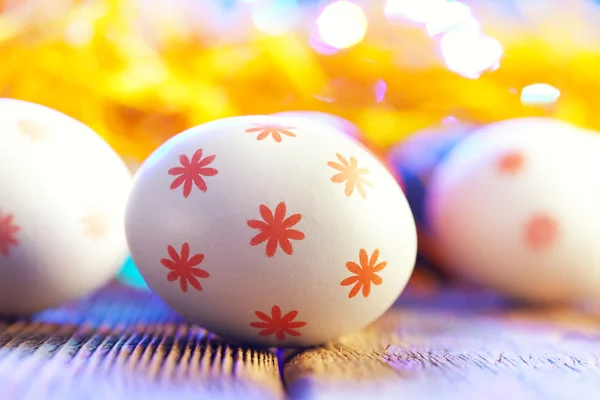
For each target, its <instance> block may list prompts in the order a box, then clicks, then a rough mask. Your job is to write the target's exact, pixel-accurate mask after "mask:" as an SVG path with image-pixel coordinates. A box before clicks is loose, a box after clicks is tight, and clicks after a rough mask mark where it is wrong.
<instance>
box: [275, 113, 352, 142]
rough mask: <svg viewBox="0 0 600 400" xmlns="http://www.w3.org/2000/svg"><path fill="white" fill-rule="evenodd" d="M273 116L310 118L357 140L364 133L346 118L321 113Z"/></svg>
mask: <svg viewBox="0 0 600 400" xmlns="http://www.w3.org/2000/svg"><path fill="white" fill-rule="evenodd" d="M273 115H280V116H285V117H291V118H295V117H297V118H302V119H305V118H309V119H312V120H313V121H319V122H322V123H324V124H327V125H331V126H332V127H334V128H337V129H338V130H339V131H341V132H343V133H345V134H346V135H348V136H350V137H352V138H355V139H361V138H362V133H361V132H360V129H359V128H358V126H356V125H355V124H353V123H352V122H350V121H348V120H347V119H345V118H342V117H340V116H338V115H334V114H329V113H325V112H321V111H284V112H280V113H277V114H273Z"/></svg>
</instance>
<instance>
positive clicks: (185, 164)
mask: <svg viewBox="0 0 600 400" xmlns="http://www.w3.org/2000/svg"><path fill="white" fill-rule="evenodd" d="M215 158H216V156H215V155H212V156H208V157H206V158H204V159H202V149H199V150H196V152H195V153H194V155H193V156H192V160H191V161H190V159H189V158H188V156H186V155H185V154H182V155H180V156H179V162H180V163H181V167H173V168H171V169H169V175H179V176H178V177H177V178H175V180H174V181H173V182H172V183H171V186H170V189H171V190H175V189H177V188H178V187H179V186H181V185H183V197H185V198H187V197H188V196H189V195H190V194H191V193H192V185H196V187H197V188H198V189H200V191H202V192H206V190H207V187H206V182H204V178H203V176H215V175H217V174H218V173H219V171H218V170H216V169H215V168H208V167H207V166H208V165H209V164H210V163H212V162H213V161H214V160H215Z"/></svg>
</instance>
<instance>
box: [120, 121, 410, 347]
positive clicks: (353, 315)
mask: <svg viewBox="0 0 600 400" xmlns="http://www.w3.org/2000/svg"><path fill="white" fill-rule="evenodd" d="M126 232H127V238H128V242H129V246H130V251H131V255H132V258H133V260H134V262H135V264H136V265H137V267H138V268H139V269H140V272H141V274H142V276H143V277H144V279H145V280H146V282H147V283H148V285H149V286H150V287H151V288H152V289H153V290H154V291H155V292H156V293H157V294H158V295H160V296H161V297H162V298H163V299H164V300H165V302H166V303H168V304H169V305H170V306H171V307H172V308H173V309H175V310H176V311H178V312H179V313H180V314H181V315H182V316H184V317H186V318H187V319H188V320H190V321H192V322H194V323H198V324H200V325H202V326H203V327H205V328H207V329H209V330H211V331H213V332H215V333H217V334H218V335H220V336H221V337H223V338H226V339H229V340H232V341H236V342H245V343H252V344H259V345H266V346H280V347H288V346H308V345H314V344H318V343H323V342H325V341H327V340H329V339H333V338H337V337H338V336H341V335H344V334H347V333H350V332H353V331H356V330H358V329H360V328H362V327H363V326H365V325H367V324H369V323H370V322H372V321H373V320H375V319H376V318H377V317H379V316H380V315H381V314H382V313H383V312H385V311H386V310H387V309H388V308H389V307H390V306H391V305H392V303H393V302H394V301H395V299H396V298H397V297H398V295H399V294H400V292H401V291H402V290H403V288H404V286H405V284H406V282H407V280H408V278H409V276H410V273H411V271H412V269H413V266H414V261H415V256H416V232H415V226H414V220H413V218H412V215H411V212H410V209H409V207H408V203H407V202H406V199H405V197H404V194H403V193H402V191H401V189H400V187H399V186H398V184H397V183H396V181H395V180H394V178H393V176H392V175H391V174H390V173H389V172H388V171H387V170H386V169H385V168H384V167H383V166H382V165H381V164H380V163H379V162H378V161H377V160H376V158H375V157H374V156H373V155H372V154H371V153H370V152H369V151H368V150H366V149H365V148H363V147H362V146H361V145H359V144H357V143H356V142H355V141H354V140H351V139H349V138H348V137H346V136H345V135H342V134H340V132H339V131H337V130H336V129H335V128H333V127H330V126H326V125H324V124H321V123H314V122H312V121H311V120H309V119H305V120H299V119H291V118H290V119H288V118H286V117H282V116H246V117H235V118H227V119H223V120H218V121H213V122H210V123H206V124H204V125H200V126H198V127H195V128H192V129H190V130H188V131H185V132H183V133H181V134H179V135H177V136H175V137H173V138H172V139H170V140H169V141H167V142H166V143H165V144H163V145H162V146H161V147H160V148H159V149H157V150H156V151H155V152H154V153H153V154H152V155H151V156H150V157H149V158H148V159H147V160H146V161H145V162H144V163H143V164H142V166H141V167H140V169H139V170H138V172H137V174H136V178H135V180H134V185H133V189H132V192H131V196H130V199H129V202H128V206H127V211H126Z"/></svg>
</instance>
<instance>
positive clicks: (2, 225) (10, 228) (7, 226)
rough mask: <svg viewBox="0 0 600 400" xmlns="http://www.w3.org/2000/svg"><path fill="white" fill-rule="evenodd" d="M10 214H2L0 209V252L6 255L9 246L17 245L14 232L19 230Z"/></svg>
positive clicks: (8, 251)
mask: <svg viewBox="0 0 600 400" xmlns="http://www.w3.org/2000/svg"><path fill="white" fill-rule="evenodd" d="M13 218H14V216H13V215H12V214H2V210H0V254H2V255H3V256H8V254H9V253H10V247H11V246H18V245H19V241H18V240H17V238H16V237H15V234H16V233H17V232H19V231H20V230H21V228H20V227H18V226H17V225H15V224H14V223H13Z"/></svg>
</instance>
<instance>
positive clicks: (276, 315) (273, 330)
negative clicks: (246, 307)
mask: <svg viewBox="0 0 600 400" xmlns="http://www.w3.org/2000/svg"><path fill="white" fill-rule="evenodd" d="M254 314H256V316H257V317H258V318H259V319H260V322H252V323H250V326H251V327H253V328H258V329H262V330H261V331H260V332H259V333H258V334H259V335H260V336H270V335H273V334H275V337H276V338H277V339H278V340H284V339H285V335H286V334H287V335H290V336H301V334H300V332H298V331H297V330H296V329H298V328H302V327H303V326H306V322H303V321H294V319H296V317H297V316H298V311H296V310H293V311H290V312H289V313H287V314H285V315H284V316H281V309H280V308H279V306H273V308H272V309H271V316H268V315H267V314H265V313H264V312H261V311H255V312H254Z"/></svg>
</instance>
